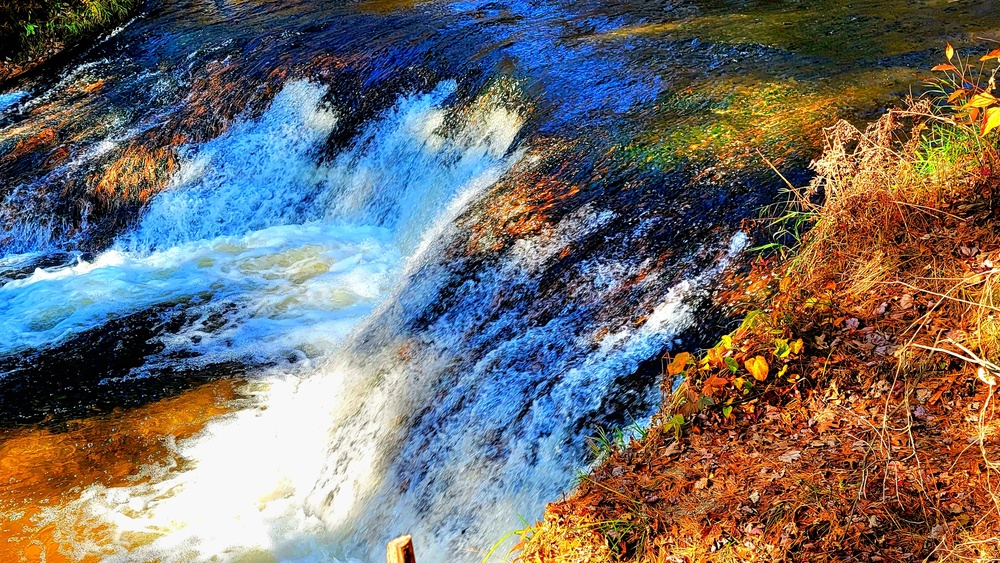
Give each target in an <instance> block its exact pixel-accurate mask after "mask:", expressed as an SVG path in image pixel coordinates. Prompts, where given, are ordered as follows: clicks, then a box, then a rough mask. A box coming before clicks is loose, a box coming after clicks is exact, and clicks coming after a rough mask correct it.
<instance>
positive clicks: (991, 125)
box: [981, 107, 1000, 136]
mask: <svg viewBox="0 0 1000 563" xmlns="http://www.w3.org/2000/svg"><path fill="white" fill-rule="evenodd" d="M997 127H1000V108H997V107H993V108H989V109H987V110H986V117H984V118H983V131H982V133H981V134H982V135H984V136H985V135H986V134H987V133H989V132H990V131H992V130H994V129H996V128H997Z"/></svg>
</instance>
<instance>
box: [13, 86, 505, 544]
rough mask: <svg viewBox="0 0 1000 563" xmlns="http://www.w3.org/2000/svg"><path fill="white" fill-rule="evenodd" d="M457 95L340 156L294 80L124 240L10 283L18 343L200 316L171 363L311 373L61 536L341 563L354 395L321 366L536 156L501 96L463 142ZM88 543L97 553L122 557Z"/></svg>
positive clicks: (411, 106)
mask: <svg viewBox="0 0 1000 563" xmlns="http://www.w3.org/2000/svg"><path fill="white" fill-rule="evenodd" d="M454 90H455V84H454V83H453V82H445V83H442V84H441V85H440V86H439V87H438V88H437V89H435V90H434V91H433V92H430V93H428V94H422V95H413V96H410V97H405V98H403V99H401V100H400V102H399V103H398V105H397V106H396V107H395V108H393V109H392V110H391V111H389V112H388V113H386V114H385V115H384V116H382V118H380V119H378V120H376V121H375V122H374V123H372V124H371V125H370V126H369V128H368V129H367V130H366V131H364V132H363V134H362V135H361V140H360V141H359V142H358V143H356V145H355V146H354V147H352V148H351V149H349V150H347V151H345V152H344V153H343V154H341V155H340V156H338V157H337V158H335V159H333V160H332V161H330V162H325V163H323V162H320V151H321V149H322V147H323V144H324V142H325V140H326V138H327V136H328V135H329V133H330V131H331V130H332V128H333V127H334V126H335V125H336V115H335V114H334V113H333V112H331V111H329V110H327V109H324V108H323V107H322V104H321V102H320V100H321V99H322V96H323V94H324V89H323V88H322V87H320V86H317V85H314V84H310V83H307V82H292V83H290V84H288V85H287V86H286V87H285V88H284V90H283V91H282V92H281V93H280V94H279V95H277V96H276V98H275V99H274V101H273V103H272V105H271V107H270V108H269V109H268V110H267V111H265V112H264V114H263V115H261V116H260V117H259V118H257V119H252V120H244V121H241V122H239V123H237V124H235V125H234V126H232V127H231V128H230V129H229V130H228V131H227V132H226V133H225V134H224V135H222V136H220V137H219V138H217V139H215V140H212V141H209V142H207V143H204V144H201V145H197V146H190V147H187V148H185V149H184V151H183V152H182V159H181V160H182V162H181V166H180V167H179V171H178V173H177V175H176V177H175V178H174V179H173V180H172V181H171V184H170V186H169V189H168V190H167V191H165V192H163V193H162V194H160V195H159V196H157V198H156V199H155V200H154V201H153V202H152V203H151V205H150V208H149V210H148V212H147V213H146V215H145V216H144V218H143V220H142V222H141V223H140V225H139V226H138V227H137V228H136V229H135V230H134V231H133V232H131V233H129V234H128V235H126V236H124V237H123V238H122V239H121V240H120V241H119V242H118V244H116V245H115V247H114V248H113V249H111V250H109V251H107V252H105V253H103V254H101V255H99V256H97V257H95V258H94V259H92V260H89V261H84V260H79V261H78V262H77V263H76V264H75V265H72V266H68V267H62V268H54V269H48V270H41V269H40V270H36V271H35V273H34V274H32V275H30V276H28V277H26V278H24V279H20V280H16V281H12V282H9V283H7V284H5V285H3V286H2V287H0V321H2V322H0V352H8V353H9V352H13V351H17V350H22V349H30V348H37V347H41V346H44V345H47V344H53V343H59V342H61V341H63V340H65V339H67V338H69V337H71V336H72V335H73V334H75V333H78V332H80V331H83V330H86V329H89V328H92V327H95V326H100V325H101V324H103V323H104V322H106V321H107V320H108V319H110V318H113V317H115V316H120V315H124V314H128V313H132V312H136V311H143V310H147V309H150V308H154V307H174V308H180V309H183V310H184V312H185V315H186V317H187V319H188V320H187V321H186V322H185V324H184V327H183V329H182V330H181V331H180V332H178V333H173V334H166V335H163V336H162V337H160V338H161V340H163V342H164V343H165V344H166V345H167V350H166V351H165V353H164V356H171V359H167V360H163V361H170V362H173V361H176V360H174V359H172V358H173V357H176V356H175V355H172V354H168V353H170V352H177V351H184V352H186V354H184V356H185V357H188V356H191V359H187V360H184V361H186V362H188V363H194V364H199V363H200V364H211V363H215V362H219V361H225V360H243V361H248V360H271V361H275V360H277V361H279V366H286V367H287V368H288V369H294V373H291V372H288V373H286V372H284V371H283V369H284V368H281V367H278V368H275V369H272V370H270V371H269V372H267V373H262V374H259V377H260V379H259V384H258V392H259V393H258V399H259V403H260V405H261V407H260V408H259V409H258V408H254V409H249V410H244V411H240V412H238V413H235V414H233V415H231V416H229V417H226V418H224V419H222V420H219V421H216V422H214V423H212V424H210V425H209V427H208V429H207V430H206V431H205V433H204V435H203V436H201V437H199V438H197V439H194V440H190V441H188V442H186V443H184V444H181V445H179V446H178V448H179V452H180V454H181V455H182V456H183V457H184V458H185V459H188V460H191V461H192V465H193V469H191V470H189V471H184V472H168V473H167V474H166V475H167V477H166V478H165V480H161V481H159V482H158V484H155V485H148V486H142V487H124V488H114V489H104V488H102V487H99V486H92V487H90V488H89V489H87V490H86V491H85V492H84V494H83V496H82V498H81V499H80V500H79V501H77V502H75V503H73V505H72V506H67V507H60V508H58V509H53V510H52V511H50V513H49V515H48V517H49V518H51V523H52V525H54V526H57V527H58V526H72V525H73V522H76V521H78V519H83V520H87V521H91V522H92V521H93V519H94V518H97V519H100V520H105V521H107V522H108V523H110V524H112V525H113V526H114V528H115V529H116V530H118V533H119V534H126V535H127V534H128V532H130V531H135V532H140V533H144V534H152V535H154V536H157V537H158V538H159V539H157V540H156V541H154V542H153V543H152V544H151V545H149V546H147V547H144V548H141V549H139V550H137V551H133V552H125V551H120V549H121V548H114V546H111V548H112V550H113V551H117V554H115V555H111V556H110V557H109V560H112V561H114V560H128V561H144V560H148V559H150V558H159V559H162V560H167V561H192V560H208V559H212V558H215V557H220V556H221V557H223V558H226V557H229V556H232V557H236V556H237V554H242V555H240V556H245V555H247V554H253V553H258V554H260V553H269V554H271V555H272V556H275V557H278V558H279V559H282V560H284V559H288V558H295V557H298V556H300V555H302V556H308V557H309V559H310V560H312V559H316V558H319V559H320V560H328V559H327V557H328V556H329V555H330V554H331V553H332V550H335V549H336V544H335V542H333V540H332V539H331V538H328V537H327V536H328V534H326V532H325V530H327V524H326V523H325V522H323V520H322V519H321V518H320V517H318V516H316V515H314V514H307V512H306V510H305V506H306V503H305V499H306V497H307V495H308V493H309V492H310V491H311V490H312V488H313V487H314V486H315V484H316V482H317V480H318V478H319V475H320V474H321V471H322V468H323V466H324V464H325V458H326V453H327V452H326V448H327V445H328V434H329V431H330V425H331V423H332V422H333V421H334V420H335V417H333V416H331V413H330V407H329V405H331V404H333V403H336V402H337V401H348V400H349V397H339V398H338V394H339V393H343V392H345V391H346V390H348V389H349V387H345V386H342V385H340V383H339V381H338V376H337V375H336V374H335V373H330V372H328V371H326V370H325V369H320V368H318V367H317V368H310V366H313V365H317V366H326V365H327V364H328V362H329V360H323V358H324V357H327V356H329V355H330V354H332V353H333V352H334V351H335V350H337V349H338V346H340V345H341V343H342V341H343V340H344V337H345V336H346V335H347V334H348V333H349V331H350V330H351V329H352V327H353V326H354V325H355V324H356V323H357V321H358V320H359V319H362V318H365V317H366V316H368V315H369V314H370V313H371V311H372V307H373V306H375V305H376V304H377V303H378V302H379V301H380V300H381V299H383V298H384V296H385V295H386V294H387V292H388V291H389V290H390V289H391V288H392V287H394V286H395V285H396V284H397V283H398V281H399V278H400V276H401V275H402V274H401V272H402V270H403V263H404V257H405V256H406V255H407V254H409V255H411V259H412V254H413V252H414V250H415V249H416V247H417V244H418V243H419V241H420V239H421V235H422V234H423V233H425V232H441V231H442V230H443V229H444V227H443V226H441V225H440V224H439V223H441V222H447V221H448V218H449V217H453V216H454V215H455V214H457V213H458V212H459V211H460V209H461V205H462V203H463V202H468V201H471V200H472V199H474V194H476V193H478V192H479V191H480V190H482V189H483V188H485V187H487V186H489V185H491V184H492V183H494V182H495V181H496V180H497V178H499V177H500V175H501V174H502V173H503V172H504V171H505V170H506V169H508V168H509V167H510V165H511V164H513V162H514V161H515V160H516V159H517V158H519V156H520V155H519V153H516V152H515V153H513V154H509V155H508V149H509V148H510V145H511V143H512V142H513V139H514V136H515V135H516V133H517V131H518V129H519V128H520V126H521V124H522V120H521V118H520V116H518V115H517V114H516V113H514V112H511V111H509V110H507V109H506V108H504V107H502V106H500V105H491V104H483V105H482V106H481V107H477V108H475V111H473V112H472V115H471V117H469V118H468V119H467V123H466V125H465V126H464V127H459V128H458V129H456V130H452V131H450V132H448V133H444V129H443V127H442V126H443V124H444V120H445V116H446V112H447V111H449V110H448V108H446V107H444V106H442V103H443V101H444V100H445V99H446V98H447V97H448V96H450V95H451V94H452V93H453V92H454ZM445 210H447V211H446V212H445ZM175 306H176V307H175ZM220 319H221V322H220ZM286 359H294V360H296V361H295V366H294V368H292V366H291V364H287V363H284V362H282V361H281V360H286ZM157 361H159V360H158V359H156V358H154V359H153V360H152V361H151V364H154V365H155V364H156V363H157ZM147 367H148V364H147ZM133 375H135V376H141V375H142V373H141V372H140V373H136V374H133ZM162 470H163V468H160V469H157V468H148V469H147V470H146V471H152V472H154V473H155V472H160V471H162ZM324 538H325V539H324ZM78 548H79V550H80V555H81V556H82V555H83V554H85V553H94V552H102V553H107V552H108V549H109V548H108V546H90V545H80V546H78ZM227 554H228V555H227Z"/></svg>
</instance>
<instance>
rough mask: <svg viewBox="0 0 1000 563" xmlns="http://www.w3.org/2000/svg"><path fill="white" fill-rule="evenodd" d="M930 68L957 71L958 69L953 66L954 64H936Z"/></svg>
mask: <svg viewBox="0 0 1000 563" xmlns="http://www.w3.org/2000/svg"><path fill="white" fill-rule="evenodd" d="M931 70H950V71H952V72H958V69H957V68H955V65H937V66H936V67H934V68H932V69H931Z"/></svg>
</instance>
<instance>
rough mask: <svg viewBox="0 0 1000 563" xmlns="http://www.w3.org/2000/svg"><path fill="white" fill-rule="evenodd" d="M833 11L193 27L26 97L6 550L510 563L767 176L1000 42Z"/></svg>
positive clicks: (621, 414)
mask: <svg viewBox="0 0 1000 563" xmlns="http://www.w3.org/2000/svg"><path fill="white" fill-rule="evenodd" d="M814 4H815V5H810V6H803V5H800V3H797V2H727V1H722V0H713V1H697V0H664V1H662V2H643V3H628V2H548V1H537V2H444V1H441V2H436V1H430V2H404V1H398V2H392V1H384V0H375V1H362V2H303V1H298V0H269V1H254V0H249V1H247V0H243V1H236V0H164V1H162V2H153V3H151V4H150V5H149V6H148V7H147V11H146V12H144V13H143V14H142V15H141V16H140V17H138V18H137V19H135V20H134V21H132V22H130V23H129V24H128V25H127V26H126V27H124V29H121V30H118V31H117V32H116V33H115V34H114V35H113V36H112V37H109V38H107V39H106V40H105V41H103V42H102V43H100V44H99V45H97V46H96V47H94V48H92V49H90V50H89V51H87V52H85V53H82V54H80V55H78V56H76V58H75V59H73V60H71V61H70V62H69V63H68V66H67V67H66V68H63V69H51V70H50V71H48V73H43V74H40V75H37V76H34V77H27V78H25V79H22V80H21V81H20V82H18V83H14V84H9V85H7V88H8V90H7V91H6V92H0V179H2V181H3V183H2V185H0V283H2V285H0V422H2V424H3V425H4V426H5V427H6V428H7V429H6V430H5V431H4V436H5V437H4V438H3V442H0V456H3V457H0V483H2V484H0V510H2V511H3V515H2V517H3V522H4V525H3V529H4V530H5V531H4V532H3V533H2V534H0V538H3V539H5V540H6V541H5V542H4V547H0V555H2V558H3V559H4V560H12V561H17V560H26V561H29V560H37V559H40V558H41V557H43V556H45V557H47V560H49V561H52V560H61V559H60V558H68V559H70V560H106V561H151V560H157V561H201V560H236V561H258V560H259V561H271V560H275V559H277V560H283V561H284V560H296V561H329V560H338V561H347V560H354V559H357V560H362V561H374V560H378V559H380V558H381V557H383V556H384V555H383V553H384V545H385V542H386V541H387V540H389V539H391V538H392V537H395V536H397V535H399V534H403V533H410V534H413V535H414V537H415V541H416V546H417V554H418V557H419V559H420V560H421V561H443V560H453V559H454V560H460V561H465V560H468V561H473V560H478V559H481V558H482V556H483V554H484V553H485V552H486V550H488V549H489V546H490V545H491V544H492V543H493V542H494V541H496V540H497V539H499V538H500V537H502V536H503V535H504V534H505V533H507V532H509V531H511V530H513V529H516V528H519V527H521V526H522V525H521V523H520V517H521V516H523V517H525V518H528V519H533V518H537V517H538V516H540V514H541V511H542V509H543V507H544V504H545V502H546V501H548V500H553V499H555V498H557V496H558V495H559V494H560V493H561V492H563V491H565V490H567V489H568V488H569V487H570V486H571V484H572V481H573V478H574V476H575V474H576V471H577V470H579V469H580V468H582V467H585V466H586V464H587V462H588V459H587V448H586V446H585V438H586V436H587V435H589V434H591V433H592V432H593V430H594V427H595V426H597V425H599V424H621V423H623V422H627V421H628V420H630V417H636V418H643V417H646V416H648V415H649V414H651V413H652V412H653V411H654V410H655V408H656V405H657V404H658V402H659V397H658V395H659V390H658V387H657V381H656V375H657V373H656V372H657V363H656V360H657V359H658V357H659V356H660V355H661V354H662V353H663V352H664V351H665V350H668V349H670V348H671V347H673V346H675V345H676V344H677V342H678V340H679V339H686V341H687V342H688V343H697V342H698V341H699V339H702V338H705V337H710V336H711V334H712V332H713V331H714V330H716V329H714V328H712V327H711V326H708V327H703V326H702V325H704V324H705V322H706V318H707V317H705V316H703V315H704V311H705V306H706V305H707V304H708V303H710V297H711V291H712V287H713V284H714V283H715V282H716V280H717V279H718V277H719V276H720V275H721V273H722V271H723V269H724V268H726V266H727V265H730V264H732V263H734V262H735V261H738V260H740V257H741V253H742V251H743V249H744V248H745V246H746V244H747V241H746V237H745V236H744V235H742V234H741V233H739V232H738V227H739V223H740V221H741V220H742V219H745V218H749V217H753V216H755V214H756V213H757V209H758V208H759V207H760V206H761V205H763V204H766V203H768V202H770V201H771V200H772V198H773V197H774V194H775V191H776V188H777V187H778V182H777V181H776V179H775V178H774V177H773V174H772V173H771V172H770V171H769V169H768V167H767V166H764V165H763V164H762V159H761V158H760V156H759V155H758V152H757V151H758V150H760V151H762V153H764V154H766V156H768V157H769V159H770V160H771V161H772V162H774V163H776V164H777V165H779V166H781V167H782V168H783V169H784V171H785V172H786V176H788V177H790V178H792V179H795V180H801V179H802V178H804V177H805V175H804V165H805V163H806V162H807V161H808V159H809V158H810V157H811V156H813V155H815V151H816V150H817V147H818V141H819V139H820V135H821V131H822V127H824V126H826V125H828V124H830V123H831V121H832V120H833V119H835V118H837V117H838V116H844V117H849V118H854V119H864V118H865V117H866V116H870V115H874V114H875V113H877V112H878V111H879V110H880V108H881V107H883V104H885V103H887V101H888V100H892V99H894V98H896V97H898V96H899V95H900V93H902V92H906V91H907V90H908V89H909V88H910V87H911V86H912V84H913V83H914V81H915V77H914V76H915V75H914V70H913V69H914V68H921V67H926V66H928V65H929V64H930V63H931V62H932V61H934V60H935V58H936V56H937V51H936V50H935V49H936V48H937V47H938V46H939V45H940V44H942V43H943V42H944V41H945V40H950V41H951V42H953V43H955V44H956V45H959V46H963V47H967V48H972V47H971V46H973V45H976V44H978V42H982V41H985V40H986V39H988V38H989V37H997V36H998V35H997V29H998V28H1000V25H998V22H1000V14H998V13H997V12H996V11H995V10H994V9H992V8H990V7H986V6H985V4H986V3H981V2H970V1H961V0H960V1H958V2H938V1H934V0H927V1H921V2H912V1H911V2H902V1H890V0H886V1H882V2H872V3H869V4H866V5H865V6H864V7H854V6H853V5H851V4H848V3H845V2H835V1H827V2H816V3H814ZM702 328H703V329H704V330H701V329H702ZM5 550H6V551H5ZM501 551H502V550H501Z"/></svg>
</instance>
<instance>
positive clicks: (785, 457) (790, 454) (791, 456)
mask: <svg viewBox="0 0 1000 563" xmlns="http://www.w3.org/2000/svg"><path fill="white" fill-rule="evenodd" d="M800 457H802V452H801V451H799V450H788V451H787V452H785V453H783V454H781V455H779V456H778V459H779V460H780V461H783V462H785V463H792V462H793V461H798V460H799V458H800Z"/></svg>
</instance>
